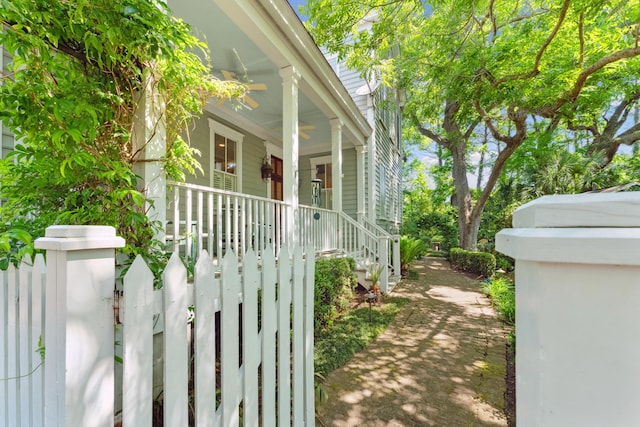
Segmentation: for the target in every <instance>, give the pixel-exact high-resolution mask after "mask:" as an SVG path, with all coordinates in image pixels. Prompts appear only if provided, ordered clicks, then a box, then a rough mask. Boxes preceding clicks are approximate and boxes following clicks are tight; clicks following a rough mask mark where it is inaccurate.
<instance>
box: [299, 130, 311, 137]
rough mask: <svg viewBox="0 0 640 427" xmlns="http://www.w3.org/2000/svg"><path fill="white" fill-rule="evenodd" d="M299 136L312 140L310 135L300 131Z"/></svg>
mask: <svg viewBox="0 0 640 427" xmlns="http://www.w3.org/2000/svg"><path fill="white" fill-rule="evenodd" d="M298 135H300V136H301V137H303V138H304V139H311V137H310V136H309V134H307V133H304V132H302V131H301V130H300V129H298Z"/></svg>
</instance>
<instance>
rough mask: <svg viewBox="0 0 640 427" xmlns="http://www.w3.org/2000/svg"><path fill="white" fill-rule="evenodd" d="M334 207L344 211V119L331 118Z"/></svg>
mask: <svg viewBox="0 0 640 427" xmlns="http://www.w3.org/2000/svg"><path fill="white" fill-rule="evenodd" d="M329 122H330V123H331V168H332V169H331V181H332V189H331V192H332V199H333V201H332V202H331V203H332V209H333V210H334V211H336V212H342V121H341V120H340V119H331V120H329Z"/></svg>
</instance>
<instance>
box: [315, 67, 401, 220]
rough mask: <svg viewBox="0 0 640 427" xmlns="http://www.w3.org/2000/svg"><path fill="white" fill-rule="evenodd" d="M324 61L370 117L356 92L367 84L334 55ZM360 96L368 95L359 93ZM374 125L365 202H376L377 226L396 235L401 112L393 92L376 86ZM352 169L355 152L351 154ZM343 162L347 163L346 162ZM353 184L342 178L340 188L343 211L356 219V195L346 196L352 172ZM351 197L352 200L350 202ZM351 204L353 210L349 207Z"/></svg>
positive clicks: (365, 101) (353, 185)
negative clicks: (371, 168) (341, 190)
mask: <svg viewBox="0 0 640 427" xmlns="http://www.w3.org/2000/svg"><path fill="white" fill-rule="evenodd" d="M327 60H328V61H329V64H331V66H332V67H333V69H334V71H335V72H336V74H337V75H338V77H340V80H342V83H343V84H344V86H345V88H346V89H347V90H348V91H349V94H350V95H351V97H352V98H353V100H354V101H355V103H356V105H357V106H358V108H359V109H360V111H361V112H362V114H363V115H365V116H367V117H369V109H370V108H372V107H370V106H368V99H369V97H370V96H369V95H367V94H365V95H358V93H357V92H358V90H359V89H362V88H367V89H371V88H368V87H367V82H366V80H365V79H363V78H362V77H361V76H360V74H359V73H358V72H357V71H353V70H350V69H348V68H347V67H346V66H345V65H344V63H341V62H339V61H338V58H337V56H336V55H328V56H327ZM361 93H368V91H367V92H361ZM373 105H374V107H373V108H374V111H373V122H374V123H372V125H374V126H375V141H373V143H374V144H375V150H374V151H375V155H374V158H373V159H371V161H370V159H369V158H368V154H365V187H364V191H365V200H370V198H371V197H373V198H374V201H375V217H376V222H377V223H378V225H380V226H381V227H383V228H385V229H387V230H388V231H389V232H392V233H396V232H397V231H398V229H399V226H400V223H401V222H402V187H401V185H402V163H401V152H400V150H401V138H402V132H401V131H402V129H401V118H402V111H401V110H400V108H399V106H398V102H397V99H396V92H395V90H394V89H392V88H387V87H385V86H384V85H379V86H378V87H377V88H376V89H375V92H374V99H373ZM352 154H353V156H354V158H353V164H354V165H355V151H354V152H353V153H352ZM345 162H346V160H345ZM370 166H373V167H374V171H373V180H374V182H373V194H369V185H368V184H367V183H368V182H369V181H368V179H369V167H370ZM353 174H354V176H353V178H354V181H353V183H348V182H347V180H348V179H349V177H348V176H347V175H346V174H345V177H344V178H345V181H343V185H344V186H345V189H343V195H344V198H343V209H344V211H345V212H347V213H349V215H353V216H354V217H356V216H357V206H356V204H357V195H356V194H357V193H355V192H354V193H353V195H351V194H348V190H347V188H353V189H354V191H355V171H353ZM351 197H353V198H351ZM351 204H353V206H351ZM365 209H366V212H367V213H368V212H369V206H368V204H365Z"/></svg>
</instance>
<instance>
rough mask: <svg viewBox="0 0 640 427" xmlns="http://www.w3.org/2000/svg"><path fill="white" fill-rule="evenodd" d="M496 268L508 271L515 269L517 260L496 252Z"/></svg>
mask: <svg viewBox="0 0 640 427" xmlns="http://www.w3.org/2000/svg"><path fill="white" fill-rule="evenodd" d="M495 257H496V268H499V269H501V270H503V271H505V272H507V273H509V272H511V271H513V270H514V269H515V264H516V262H515V260H514V259H513V258H511V257H508V256H506V255H504V254H501V253H499V252H498V253H496V255H495Z"/></svg>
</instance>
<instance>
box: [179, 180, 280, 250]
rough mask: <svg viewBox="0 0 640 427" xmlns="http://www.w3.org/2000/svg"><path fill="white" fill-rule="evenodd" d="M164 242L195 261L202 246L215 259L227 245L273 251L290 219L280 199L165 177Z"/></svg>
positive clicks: (235, 248)
mask: <svg viewBox="0 0 640 427" xmlns="http://www.w3.org/2000/svg"><path fill="white" fill-rule="evenodd" d="M167 192H168V196H169V197H168V198H169V200H170V202H169V206H168V209H167V211H168V212H167V227H166V230H167V235H166V238H167V242H169V243H170V244H172V245H173V249H174V251H179V252H180V253H181V254H182V255H184V256H186V257H187V258H190V259H193V260H195V259H196V258H197V256H198V254H200V253H201V252H202V250H203V249H206V250H207V252H208V253H209V254H212V256H214V257H215V258H216V259H217V258H221V257H222V256H224V254H225V253H226V252H227V251H228V250H233V251H234V252H235V253H237V254H242V253H245V252H246V251H247V250H249V249H253V250H254V251H256V252H260V251H262V250H264V249H265V248H271V249H272V250H273V251H274V255H276V256H277V255H278V253H277V252H278V249H277V248H279V247H282V246H284V245H285V244H286V242H284V235H283V230H286V228H287V226H288V224H289V222H290V221H291V219H290V218H289V217H288V214H287V212H288V210H287V209H286V205H285V204H284V203H283V202H280V201H277V200H271V199H267V198H263V197H257V196H250V195H247V194H241V193H233V192H229V191H224V190H218V189H214V188H211V187H205V186H201V185H194V184H183V183H176V182H170V183H169V187H168V191H167Z"/></svg>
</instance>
